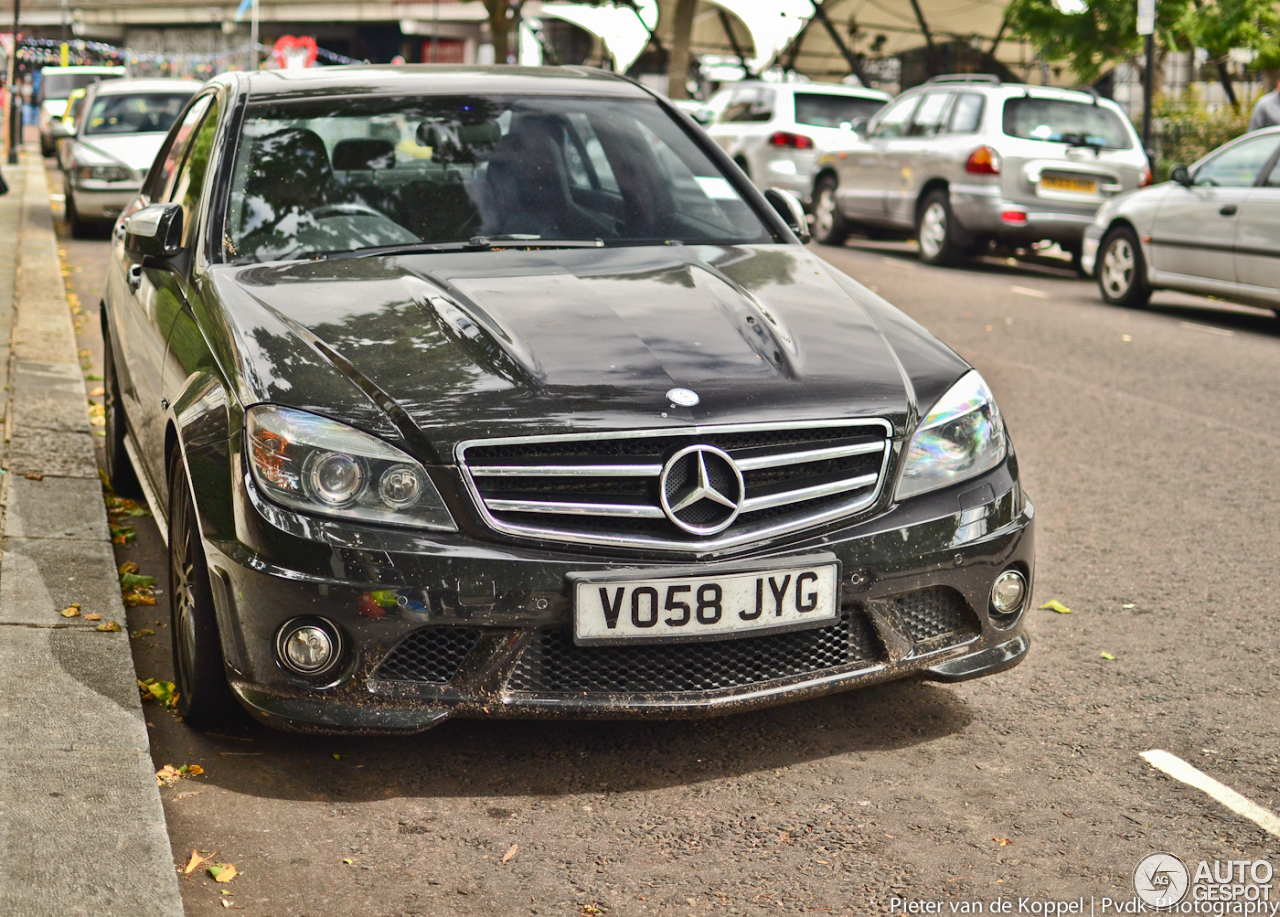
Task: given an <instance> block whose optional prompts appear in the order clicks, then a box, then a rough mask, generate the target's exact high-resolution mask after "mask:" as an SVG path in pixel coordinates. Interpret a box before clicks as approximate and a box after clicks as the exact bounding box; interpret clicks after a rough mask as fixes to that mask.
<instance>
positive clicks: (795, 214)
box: [764, 188, 812, 245]
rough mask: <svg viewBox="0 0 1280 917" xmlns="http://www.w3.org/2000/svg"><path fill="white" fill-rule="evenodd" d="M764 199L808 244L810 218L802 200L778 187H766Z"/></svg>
mask: <svg viewBox="0 0 1280 917" xmlns="http://www.w3.org/2000/svg"><path fill="white" fill-rule="evenodd" d="M764 199H765V200H766V201H768V202H769V205H770V206H771V207H773V209H774V210H776V211H778V216H780V217H782V222H784V223H786V224H787V228H788V229H790V230H791V231H792V232H793V233H795V234H796V238H797V239H799V240H800V244H801V245H808V244H809V239H810V238H812V237H811V236H810V234H809V219H808V217H806V216H805V213H804V208H803V207H801V206H800V202H799V201H798V200H796V199H795V198H794V197H792V196H791V195H790V194H787V193H786V192H785V191H779V190H778V189H777V188H766V189H765V192H764Z"/></svg>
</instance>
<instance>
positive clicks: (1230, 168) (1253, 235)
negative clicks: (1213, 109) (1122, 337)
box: [1081, 127, 1280, 312]
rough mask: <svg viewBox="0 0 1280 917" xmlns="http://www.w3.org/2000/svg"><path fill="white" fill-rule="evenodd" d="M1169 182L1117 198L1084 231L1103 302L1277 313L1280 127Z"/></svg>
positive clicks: (1179, 169) (1089, 267) (1087, 262)
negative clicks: (1170, 297)
mask: <svg viewBox="0 0 1280 917" xmlns="http://www.w3.org/2000/svg"><path fill="white" fill-rule="evenodd" d="M1171 179H1172V180H1171V181H1167V182H1164V183H1162V184H1159V185H1155V186H1153V187H1150V188H1143V189H1142V190H1140V191H1134V192H1132V193H1130V194H1125V195H1121V196H1120V197H1117V198H1115V199H1114V200H1111V201H1109V202H1107V203H1106V204H1105V205H1103V207H1102V208H1101V209H1100V210H1099V211H1098V215H1097V217H1096V218H1095V219H1094V221H1093V224H1092V225H1091V226H1090V227H1089V228H1088V229H1087V230H1086V231H1085V237H1084V252H1083V255H1082V259H1081V260H1082V266H1083V268H1084V270H1085V271H1086V272H1087V273H1090V274H1094V275H1096V277H1097V279H1098V286H1099V288H1100V289H1101V290H1102V298H1103V299H1105V300H1106V301H1107V302H1109V303H1114V304H1116V305H1122V306H1141V305H1144V304H1145V303H1146V302H1147V300H1149V299H1150V298H1151V293H1152V291H1153V290H1183V291H1185V292H1188V293H1200V294H1206V295H1212V296H1221V297H1223V298H1224V299H1232V300H1236V301H1239V302H1245V303H1252V304H1254V305H1260V306H1262V307H1264V308H1268V309H1275V310H1277V312H1280V127H1274V128H1268V129H1266V130H1260V131H1254V132H1252V133H1249V134H1245V135H1244V136H1243V137H1240V138H1238V139H1236V140H1233V141H1232V142H1231V143H1228V144H1226V145H1225V146H1222V147H1219V148H1218V149H1216V150H1214V151H1213V152H1212V153H1210V154H1209V155H1208V156H1205V157H1204V158H1203V159H1201V160H1199V161H1198V162H1196V163H1194V164H1192V165H1191V166H1190V167H1187V166H1175V167H1174V169H1173V173H1172V176H1171Z"/></svg>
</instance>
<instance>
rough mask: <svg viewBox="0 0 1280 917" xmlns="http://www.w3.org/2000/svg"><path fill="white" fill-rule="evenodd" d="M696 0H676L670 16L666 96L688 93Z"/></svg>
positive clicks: (672, 96)
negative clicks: (690, 46)
mask: <svg viewBox="0 0 1280 917" xmlns="http://www.w3.org/2000/svg"><path fill="white" fill-rule="evenodd" d="M697 8H698V0H676V2H675V14H674V15H673V16H672V17H671V56H670V57H669V58H668V59H667V98H670V99H683V98H686V97H687V96H688V95H689V92H688V90H687V89H686V88H685V84H686V83H687V82H689V44H690V42H691V41H692V40H693V14H694V12H695V11H696V10H697Z"/></svg>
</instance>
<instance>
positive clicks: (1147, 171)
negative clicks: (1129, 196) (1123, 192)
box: [1138, 166, 1151, 188]
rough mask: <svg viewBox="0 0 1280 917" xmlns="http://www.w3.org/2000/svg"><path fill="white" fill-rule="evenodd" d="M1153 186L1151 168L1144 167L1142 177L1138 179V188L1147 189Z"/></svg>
mask: <svg viewBox="0 0 1280 917" xmlns="http://www.w3.org/2000/svg"><path fill="white" fill-rule="evenodd" d="M1149 184H1151V166H1144V167H1143V169H1142V177H1141V178H1139V179H1138V187H1139V188H1145V187H1146V186H1147V185H1149Z"/></svg>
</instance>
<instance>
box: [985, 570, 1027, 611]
mask: <svg viewBox="0 0 1280 917" xmlns="http://www.w3.org/2000/svg"><path fill="white" fill-rule="evenodd" d="M1026 597H1027V581H1026V579H1025V578H1024V577H1023V575H1022V574H1021V573H1019V572H1018V571H1017V570H1006V571H1004V572H1003V573H1001V574H1000V575H999V576H997V577H996V582H995V585H994V586H992V587H991V607H992V608H994V609H995V610H996V612H998V613H999V614H1002V615H1011V614H1013V613H1014V612H1015V611H1017V610H1018V609H1019V608H1021V607H1022V603H1023V601H1025V600H1026Z"/></svg>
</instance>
